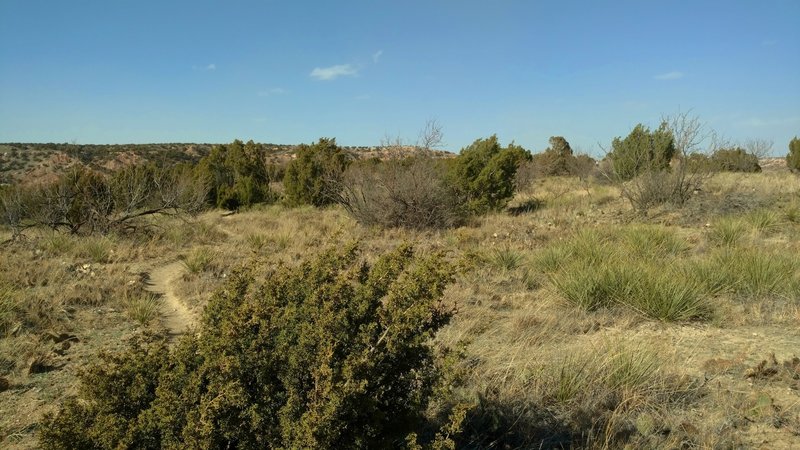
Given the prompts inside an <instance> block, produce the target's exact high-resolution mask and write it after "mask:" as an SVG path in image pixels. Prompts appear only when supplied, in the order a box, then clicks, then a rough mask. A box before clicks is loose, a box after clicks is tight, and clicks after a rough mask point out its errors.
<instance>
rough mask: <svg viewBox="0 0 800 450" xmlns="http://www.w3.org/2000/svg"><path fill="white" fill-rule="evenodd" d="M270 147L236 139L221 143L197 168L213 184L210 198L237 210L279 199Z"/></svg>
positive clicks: (224, 206)
mask: <svg viewBox="0 0 800 450" xmlns="http://www.w3.org/2000/svg"><path fill="white" fill-rule="evenodd" d="M265 153H266V148H265V147H264V146H263V145H262V144H256V143H255V142H253V141H248V142H247V143H246V144H243V143H242V141H240V140H238V139H237V140H235V141H233V142H232V143H231V144H228V145H217V146H214V148H212V149H211V153H209V154H208V156H206V157H204V158H203V159H201V160H200V162H199V163H198V165H197V167H196V169H195V171H196V176H197V177H198V178H200V179H204V180H208V182H209V184H210V189H209V195H208V200H209V202H210V203H211V204H212V205H214V206H216V207H218V208H226V209H230V210H236V209H239V208H240V207H246V206H251V205H254V204H256V203H265V202H266V203H268V202H271V201H274V200H275V196H274V194H273V193H272V192H271V191H270V189H269V182H270V177H269V172H268V166H267V165H266V164H265V162H264V160H263V157H264V154H265Z"/></svg>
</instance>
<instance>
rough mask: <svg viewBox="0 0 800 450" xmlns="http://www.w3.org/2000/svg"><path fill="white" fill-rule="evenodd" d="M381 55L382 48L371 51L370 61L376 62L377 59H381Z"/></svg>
mask: <svg viewBox="0 0 800 450" xmlns="http://www.w3.org/2000/svg"><path fill="white" fill-rule="evenodd" d="M381 56H383V50H378V51H377V52H375V53H373V54H372V62H374V63H376V64H377V63H378V61H379V60H380V59H381Z"/></svg>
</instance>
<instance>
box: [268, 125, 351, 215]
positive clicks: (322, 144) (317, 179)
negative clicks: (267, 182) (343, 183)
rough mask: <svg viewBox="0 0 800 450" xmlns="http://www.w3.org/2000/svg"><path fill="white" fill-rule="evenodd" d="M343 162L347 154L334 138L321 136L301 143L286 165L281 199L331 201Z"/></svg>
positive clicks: (316, 203)
mask: <svg viewBox="0 0 800 450" xmlns="http://www.w3.org/2000/svg"><path fill="white" fill-rule="evenodd" d="M347 163H348V159H347V155H346V154H345V153H344V152H343V151H342V149H340V148H339V147H338V146H337V145H336V139H326V138H321V139H320V140H319V141H318V142H317V143H316V144H313V145H305V144H304V145H301V146H300V147H299V148H298V150H297V155H296V157H295V159H294V160H292V162H291V163H289V165H288V167H286V172H285V174H284V177H283V187H284V191H285V199H284V200H285V201H286V203H287V204H288V205H291V206H298V205H314V206H324V205H327V204H330V203H333V201H334V200H335V198H336V188H337V187H338V185H339V183H338V181H339V179H340V177H341V174H342V172H344V169H345V168H347Z"/></svg>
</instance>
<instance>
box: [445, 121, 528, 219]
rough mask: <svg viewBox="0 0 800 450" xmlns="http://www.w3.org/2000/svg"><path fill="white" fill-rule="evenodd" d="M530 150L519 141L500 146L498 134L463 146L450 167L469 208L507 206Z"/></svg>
mask: <svg viewBox="0 0 800 450" xmlns="http://www.w3.org/2000/svg"><path fill="white" fill-rule="evenodd" d="M530 157H531V156H530V152H528V151H527V150H525V149H523V148H522V147H519V146H517V145H514V144H513V143H512V144H509V146H508V147H505V148H503V147H500V143H499V142H498V141H497V136H491V137H489V138H488V139H478V140H476V141H475V142H473V143H472V144H471V145H470V146H468V147H466V148H463V149H462V150H461V154H460V155H459V156H458V157H457V158H455V160H454V161H453V162H452V165H451V167H450V170H449V176H448V178H449V181H450V183H451V185H452V186H453V187H454V189H455V191H456V193H457V195H458V196H459V197H460V198H461V199H463V200H462V201H463V203H464V204H465V205H466V208H467V210H468V211H469V212H471V213H473V214H483V213H485V212H488V211H492V210H498V209H500V208H503V207H504V206H505V205H506V204H507V203H508V200H510V199H511V197H512V196H513V195H514V177H515V175H516V173H517V168H518V167H519V165H520V163H521V162H522V161H525V160H529V159H530Z"/></svg>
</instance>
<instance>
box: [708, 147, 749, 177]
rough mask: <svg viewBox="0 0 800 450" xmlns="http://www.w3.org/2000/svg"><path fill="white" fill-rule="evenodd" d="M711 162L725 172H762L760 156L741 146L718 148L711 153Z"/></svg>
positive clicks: (717, 168)
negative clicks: (748, 151)
mask: <svg viewBox="0 0 800 450" xmlns="http://www.w3.org/2000/svg"><path fill="white" fill-rule="evenodd" d="M711 162H712V163H713V165H714V168H715V169H716V170H720V171H724V172H761V166H760V165H758V156H756V155H751V154H749V153H747V152H746V151H745V150H744V149H742V148H739V147H735V148H721V149H718V150H716V151H715V152H714V153H712V154H711Z"/></svg>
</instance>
